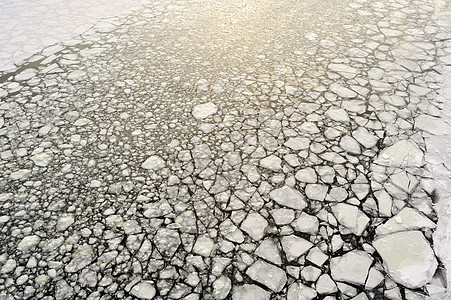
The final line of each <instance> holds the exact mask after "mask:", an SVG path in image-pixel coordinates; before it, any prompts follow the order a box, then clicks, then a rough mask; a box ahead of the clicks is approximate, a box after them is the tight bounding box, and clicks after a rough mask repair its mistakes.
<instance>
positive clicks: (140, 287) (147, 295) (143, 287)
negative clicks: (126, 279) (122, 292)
mask: <svg viewBox="0 0 451 300" xmlns="http://www.w3.org/2000/svg"><path fill="white" fill-rule="evenodd" d="M130 294H132V295H133V296H135V297H137V298H139V299H152V298H153V297H154V296H155V294H156V289H155V287H154V285H153V283H152V282H151V281H145V280H144V281H141V282H140V283H138V284H136V285H135V286H134V287H133V288H132V290H131V291H130Z"/></svg>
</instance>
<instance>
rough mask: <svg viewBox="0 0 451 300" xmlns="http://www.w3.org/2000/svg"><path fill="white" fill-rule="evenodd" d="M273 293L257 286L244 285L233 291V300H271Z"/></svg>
mask: <svg viewBox="0 0 451 300" xmlns="http://www.w3.org/2000/svg"><path fill="white" fill-rule="evenodd" d="M270 297H271V293H270V292H267V291H265V290H264V289H262V288H261V287H259V286H258V285H255V284H244V285H242V286H236V287H234V289H233V294H232V299H233V300H249V299H253V300H269V298H270Z"/></svg>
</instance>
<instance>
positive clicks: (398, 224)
mask: <svg viewBox="0 0 451 300" xmlns="http://www.w3.org/2000/svg"><path fill="white" fill-rule="evenodd" d="M435 227H436V225H435V223H434V222H432V221H431V220H430V219H429V218H428V217H426V216H425V215H423V214H422V213H421V212H419V211H418V210H416V209H414V208H410V207H404V208H403V209H402V210H401V211H400V212H398V213H397V214H396V215H395V216H393V217H391V218H390V219H389V220H388V221H387V222H385V223H384V224H382V225H379V226H378V227H377V228H376V234H377V235H383V234H390V233H395V232H398V231H406V230H416V229H423V228H430V229H434V228H435Z"/></svg>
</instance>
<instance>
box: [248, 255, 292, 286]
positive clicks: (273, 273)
mask: <svg viewBox="0 0 451 300" xmlns="http://www.w3.org/2000/svg"><path fill="white" fill-rule="evenodd" d="M246 274H247V275H248V276H249V277H250V278H252V280H255V281H257V282H259V283H261V284H263V285H265V286H267V287H268V288H270V289H271V290H273V291H274V292H280V291H281V290H282V289H283V287H284V286H285V283H286V282H287V275H286V274H285V272H284V271H283V270H282V269H280V268H278V267H276V266H273V265H271V264H268V263H266V262H263V261H260V260H258V261H256V262H255V263H254V264H253V265H252V266H250V267H249V269H247V271H246Z"/></svg>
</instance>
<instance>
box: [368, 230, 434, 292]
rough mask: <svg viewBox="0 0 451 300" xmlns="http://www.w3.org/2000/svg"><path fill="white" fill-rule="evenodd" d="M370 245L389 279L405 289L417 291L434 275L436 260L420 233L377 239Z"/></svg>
mask: <svg viewBox="0 0 451 300" xmlns="http://www.w3.org/2000/svg"><path fill="white" fill-rule="evenodd" d="M373 246H374V248H376V251H377V252H378V253H379V254H380V256H381V257H382V260H383V263H384V268H385V270H386V271H387V272H388V274H389V275H390V277H391V278H393V280H394V281H396V282H397V283H399V284H402V285H403V286H405V287H407V288H412V289H417V288H420V287H422V286H424V285H425V284H427V283H428V282H429V281H431V279H432V276H434V274H435V270H436V269H437V266H438V263H437V259H436V258H435V255H434V251H433V250H432V248H431V246H430V244H429V242H428V241H427V240H426V238H425V237H424V235H423V233H421V231H404V232H397V233H393V234H389V235H386V236H381V237H377V238H376V239H375V240H374V242H373Z"/></svg>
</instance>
